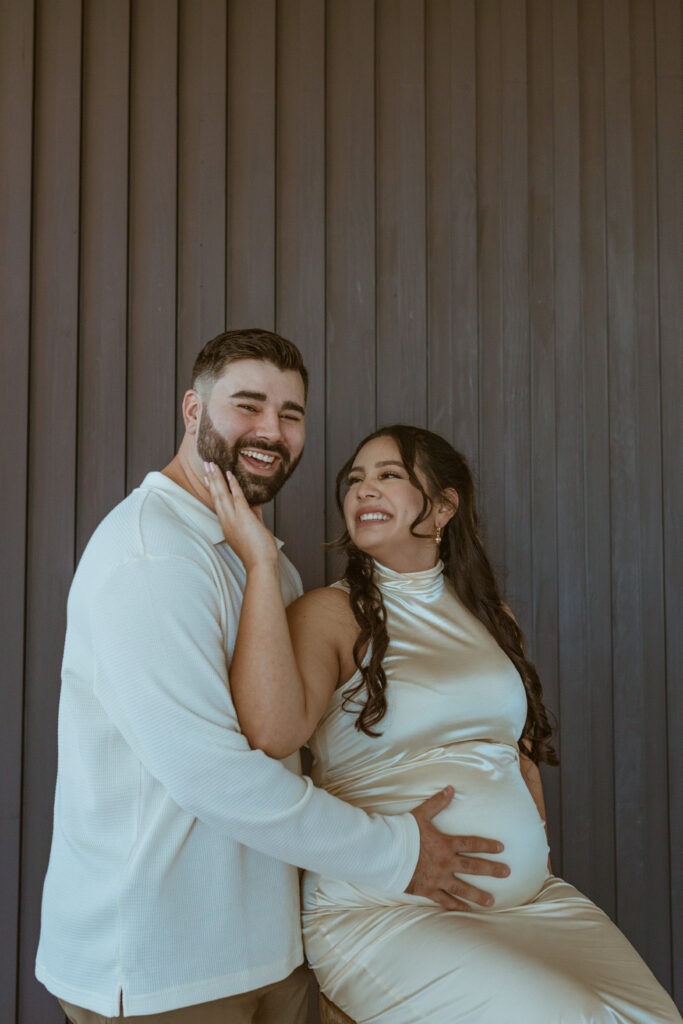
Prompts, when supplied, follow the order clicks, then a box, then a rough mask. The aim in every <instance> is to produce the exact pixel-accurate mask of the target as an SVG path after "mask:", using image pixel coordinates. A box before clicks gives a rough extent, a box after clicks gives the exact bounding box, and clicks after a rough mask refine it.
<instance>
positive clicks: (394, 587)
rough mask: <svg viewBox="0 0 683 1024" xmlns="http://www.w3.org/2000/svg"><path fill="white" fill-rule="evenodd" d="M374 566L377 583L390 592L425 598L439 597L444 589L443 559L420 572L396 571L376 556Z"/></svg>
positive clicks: (380, 587) (381, 588) (383, 589)
mask: <svg viewBox="0 0 683 1024" xmlns="http://www.w3.org/2000/svg"><path fill="white" fill-rule="evenodd" d="M372 567H373V575H374V581H375V583H376V584H377V586H378V587H379V589H380V590H382V591H384V592H385V593H388V594H396V595H399V594H405V595H406V596H411V597H418V598H422V599H424V598H431V597H437V596H438V595H439V594H440V593H441V592H442V590H443V586H444V580H443V562H442V561H441V559H439V561H438V562H437V563H436V565H435V566H434V567H433V568H432V569H422V570H421V571H420V572H395V571H394V569H389V568H388V567H387V566H386V565H382V564H381V562H378V561H376V560H375V559H374V558H373V560H372Z"/></svg>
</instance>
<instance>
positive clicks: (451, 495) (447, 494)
mask: <svg viewBox="0 0 683 1024" xmlns="http://www.w3.org/2000/svg"><path fill="white" fill-rule="evenodd" d="M459 504H460V499H459V498H458V492H457V491H456V490H455V488H454V487H447V488H446V490H445V491H444V492H443V494H442V495H441V497H440V498H439V500H438V501H437V502H436V515H435V516H434V522H435V524H436V525H437V526H441V527H444V526H445V525H446V523H448V522H450V520H451V519H452V518H453V516H454V515H455V513H456V512H457V511H458V505H459Z"/></svg>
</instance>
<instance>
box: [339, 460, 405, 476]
mask: <svg viewBox="0 0 683 1024" xmlns="http://www.w3.org/2000/svg"><path fill="white" fill-rule="evenodd" d="M379 466H400V468H401V469H405V468H406V467H405V466H404V465H403V463H402V462H397V461H396V459H384V460H383V461H382V462H376V463H375V468H378V467H379ZM364 472H365V466H351V469H350V470H349V473H364Z"/></svg>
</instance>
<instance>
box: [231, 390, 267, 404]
mask: <svg viewBox="0 0 683 1024" xmlns="http://www.w3.org/2000/svg"><path fill="white" fill-rule="evenodd" d="M230 397H231V398H253V400H254V401H255V402H265V401H266V398H267V397H268V396H267V395H266V394H264V392H263V391H235V393H234V394H233V395H230Z"/></svg>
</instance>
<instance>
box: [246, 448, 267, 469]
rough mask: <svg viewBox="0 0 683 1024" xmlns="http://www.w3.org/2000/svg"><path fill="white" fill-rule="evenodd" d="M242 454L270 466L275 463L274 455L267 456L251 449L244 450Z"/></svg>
mask: <svg viewBox="0 0 683 1024" xmlns="http://www.w3.org/2000/svg"><path fill="white" fill-rule="evenodd" d="M240 454H241V455H248V456H249V458H250V459H258V460H259V461H260V462H266V463H267V464H268V465H270V464H271V462H275V456H274V455H266V454H265V452H254V451H252V450H251V449H250V448H243V449H242V451H241V452H240Z"/></svg>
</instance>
